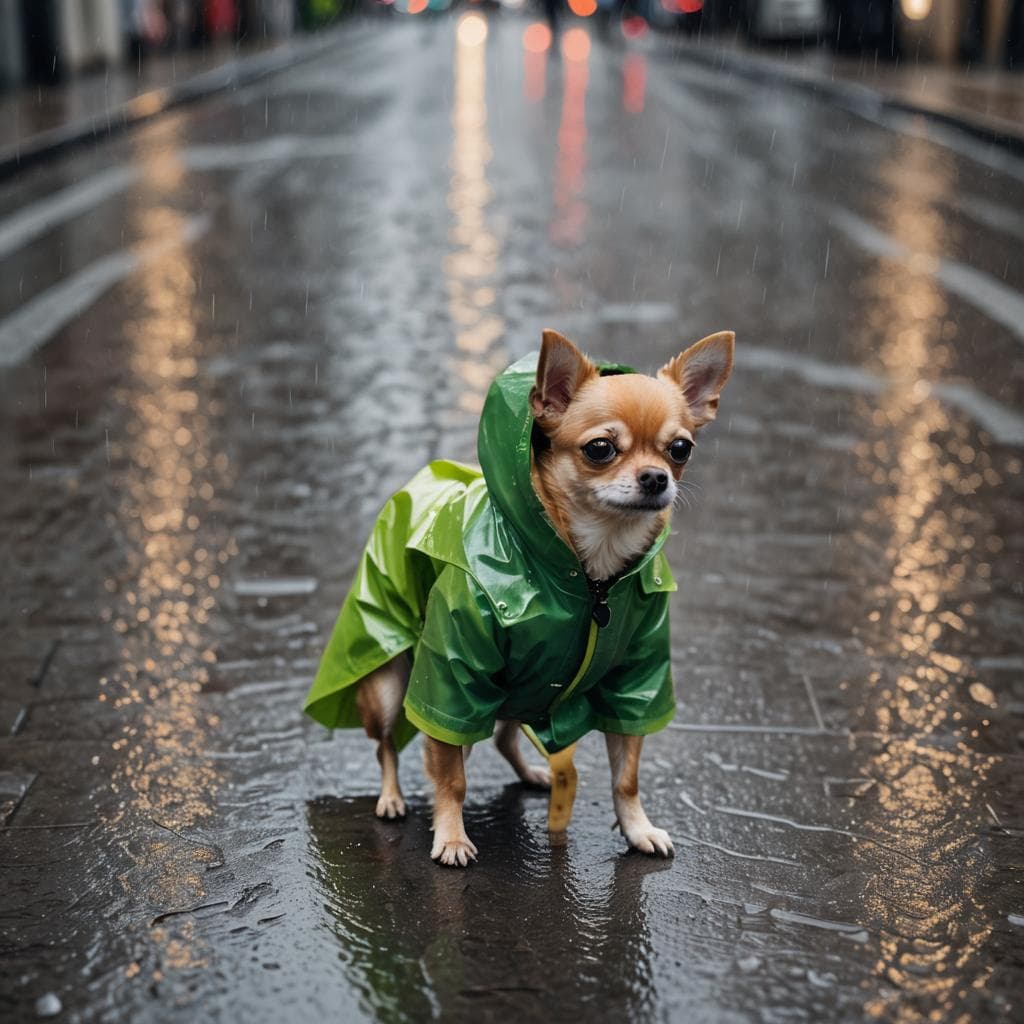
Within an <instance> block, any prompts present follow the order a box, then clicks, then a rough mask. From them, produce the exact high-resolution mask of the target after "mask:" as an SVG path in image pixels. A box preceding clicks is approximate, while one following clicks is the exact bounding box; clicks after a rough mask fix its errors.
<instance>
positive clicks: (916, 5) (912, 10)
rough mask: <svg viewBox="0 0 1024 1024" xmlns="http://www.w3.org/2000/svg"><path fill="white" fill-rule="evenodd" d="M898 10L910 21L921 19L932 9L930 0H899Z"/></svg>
mask: <svg viewBox="0 0 1024 1024" xmlns="http://www.w3.org/2000/svg"><path fill="white" fill-rule="evenodd" d="M900 10H902V11H903V15H904V17H906V18H909V19H910V20H911V21H921V20H922V19H923V18H927V17H928V15H929V14H931V11H932V0H900Z"/></svg>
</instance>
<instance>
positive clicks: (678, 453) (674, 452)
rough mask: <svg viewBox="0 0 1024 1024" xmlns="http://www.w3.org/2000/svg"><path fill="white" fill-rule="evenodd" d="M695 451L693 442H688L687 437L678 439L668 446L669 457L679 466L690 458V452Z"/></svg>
mask: <svg viewBox="0 0 1024 1024" xmlns="http://www.w3.org/2000/svg"><path fill="white" fill-rule="evenodd" d="M692 451H693V442H692V441H687V440H686V438H685V437H679V438H676V440H675V441H673V442H672V443H671V444H670V445H669V446H668V456H669V458H670V459H671V460H672V461H673V462H675V463H676V464H677V465H680V466H681V465H682V464H683V463H684V462H685V461H686V460H687V459H688V458H689V457H690V452H692Z"/></svg>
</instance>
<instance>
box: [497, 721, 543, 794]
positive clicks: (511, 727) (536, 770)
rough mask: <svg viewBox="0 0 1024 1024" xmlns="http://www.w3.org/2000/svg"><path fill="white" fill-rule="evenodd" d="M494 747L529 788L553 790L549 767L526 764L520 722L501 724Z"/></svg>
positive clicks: (499, 724)
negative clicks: (520, 736)
mask: <svg viewBox="0 0 1024 1024" xmlns="http://www.w3.org/2000/svg"><path fill="white" fill-rule="evenodd" d="M494 745H495V746H496V747H497V748H498V753H499V754H501V756H502V757H503V758H505V760H506V761H508V763H509V764H510V765H512V767H513V769H515V773H516V775H518V776H519V778H520V779H521V780H522V781H523V782H525V783H526V785H527V786H536V787H537V788H538V789H550V788H551V772H550V771H549V769H548V767H547V766H546V765H531V764H527V763H526V760H525V758H524V757H523V752H522V751H521V750H520V749H519V723H518V722H499V723H498V731H497V732H496V733H495V735H494Z"/></svg>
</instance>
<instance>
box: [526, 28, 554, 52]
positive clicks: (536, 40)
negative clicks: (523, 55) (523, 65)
mask: <svg viewBox="0 0 1024 1024" xmlns="http://www.w3.org/2000/svg"><path fill="white" fill-rule="evenodd" d="M523 47H524V48H525V49H526V50H528V51H529V52H530V53H546V52H547V51H548V50H549V49H550V48H551V29H549V28H548V27H547V25H545V24H544V23H543V22H541V21H535V22H534V23H533V24H532V25H527V27H526V31H525V32H524V33H523Z"/></svg>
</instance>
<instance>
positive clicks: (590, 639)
mask: <svg viewBox="0 0 1024 1024" xmlns="http://www.w3.org/2000/svg"><path fill="white" fill-rule="evenodd" d="M599 632H600V627H599V626H598V624H597V623H596V622H595V621H594V620H593V619H591V620H590V632H589V633H588V634H587V649H586V650H585V651H584V652H583V661H582V662H580V667H579V668H578V669H577V670H576V675H574V676H573V678H572V682H571V683H569V685H568V686H567V687H566V688H565V689H564V690H563V691H562V692H561V693H560V694H559V695H558V696H557V697H556V698H555V699H554V700H553V701H552V703H551V709H550V710H554V709H555V708H557V707H558V705H559V704H561V703H562V702H563V701H567V700H568V699H569V697H570V696H572V692H573V690H575V689H576V687H577V686H579V685H580V682H581V681H582V679H583V677H584V676H585V675H586V674H587V671H588V670H589V668H590V663H591V662H592V661H593V660H594V648H596V647H597V634H598V633H599Z"/></svg>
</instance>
